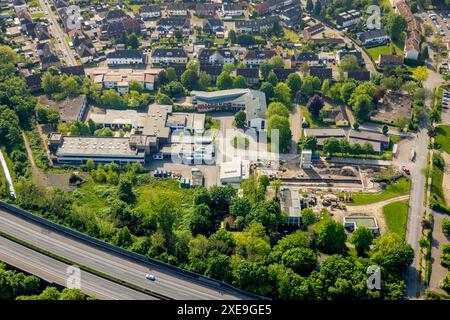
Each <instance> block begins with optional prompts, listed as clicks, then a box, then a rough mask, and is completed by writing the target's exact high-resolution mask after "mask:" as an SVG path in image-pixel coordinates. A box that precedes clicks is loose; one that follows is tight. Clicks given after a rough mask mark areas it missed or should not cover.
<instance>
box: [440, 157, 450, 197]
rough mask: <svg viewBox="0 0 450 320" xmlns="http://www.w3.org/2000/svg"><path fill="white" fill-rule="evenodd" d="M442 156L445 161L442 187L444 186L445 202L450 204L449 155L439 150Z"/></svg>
mask: <svg viewBox="0 0 450 320" xmlns="http://www.w3.org/2000/svg"><path fill="white" fill-rule="evenodd" d="M441 156H442V158H444V161H445V171H444V179H443V181H442V187H443V188H444V198H445V203H446V204H447V205H448V204H450V155H449V154H448V153H447V152H441Z"/></svg>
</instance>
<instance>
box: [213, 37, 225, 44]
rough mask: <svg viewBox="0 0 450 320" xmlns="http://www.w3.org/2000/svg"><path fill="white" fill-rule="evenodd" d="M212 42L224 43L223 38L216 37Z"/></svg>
mask: <svg viewBox="0 0 450 320" xmlns="http://www.w3.org/2000/svg"><path fill="white" fill-rule="evenodd" d="M214 44H225V39H222V38H216V39H215V40H214Z"/></svg>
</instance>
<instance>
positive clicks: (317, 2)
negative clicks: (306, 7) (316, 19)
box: [314, 1, 322, 16]
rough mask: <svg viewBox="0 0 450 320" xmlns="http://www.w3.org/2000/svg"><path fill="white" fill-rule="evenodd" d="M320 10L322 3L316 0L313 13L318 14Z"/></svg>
mask: <svg viewBox="0 0 450 320" xmlns="http://www.w3.org/2000/svg"><path fill="white" fill-rule="evenodd" d="M321 12H322V3H321V2H320V1H316V4H315V6H314V15H316V16H320V13H321Z"/></svg>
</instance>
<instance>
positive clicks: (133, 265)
mask: <svg viewBox="0 0 450 320" xmlns="http://www.w3.org/2000/svg"><path fill="white" fill-rule="evenodd" d="M0 231H2V232H4V233H5V234H8V235H10V236H13V237H15V238H16V239H19V240H22V241H25V242H26V243H29V244H32V245H34V246H36V247H38V248H40V249H43V250H45V251H47V252H51V253H52V254H54V255H57V256H59V257H63V258H65V259H68V260H70V261H72V262H74V263H76V264H78V265H82V266H85V267H88V268H91V269H93V270H96V271H98V272H101V273H104V274H107V275H109V276H111V277H114V278H116V279H120V280H122V281H125V282H127V283H130V284H133V285H136V286H138V287H140V288H144V289H147V290H149V291H152V292H156V293H158V294H159V295H162V296H164V297H167V298H170V299H176V300H182V299H186V300H225V299H233V300H234V299H252V297H251V296H246V295H244V294H240V293H238V292H235V291H233V290H229V289H223V290H222V289H221V288H217V287H216V286H212V285H209V284H208V283H206V282H205V283H204V284H203V283H200V282H198V281H193V279H191V278H189V277H187V276H184V275H182V274H178V273H175V272H173V271H171V270H167V269H165V268H164V267H160V266H157V265H155V266H153V267H152V268H149V266H148V265H146V264H144V263H141V262H137V261H134V260H130V259H127V258H125V257H123V256H119V255H117V254H114V253H111V252H109V251H107V250H106V249H100V248H97V247H95V246H92V245H90V244H88V243H86V242H84V241H82V240H78V239H75V238H72V237H69V236H66V235H64V234H62V233H59V232H56V231H54V230H53V229H50V228H48V227H44V226H41V225H39V224H37V223H34V222H32V221H29V220H26V219H23V218H19V217H17V216H16V215H14V214H12V213H10V212H7V211H6V210H4V209H0ZM146 273H151V274H154V275H155V276H156V281H154V282H152V281H149V280H147V279H146V278H145V274H146Z"/></svg>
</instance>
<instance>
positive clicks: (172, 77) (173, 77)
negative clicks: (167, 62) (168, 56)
mask: <svg viewBox="0 0 450 320" xmlns="http://www.w3.org/2000/svg"><path fill="white" fill-rule="evenodd" d="M166 73H167V80H168V82H172V81H177V79H178V77H177V73H176V71H175V69H174V68H173V67H169V68H167V69H166Z"/></svg>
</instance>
